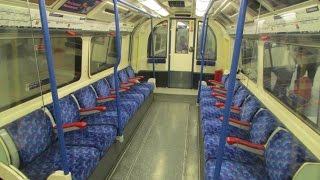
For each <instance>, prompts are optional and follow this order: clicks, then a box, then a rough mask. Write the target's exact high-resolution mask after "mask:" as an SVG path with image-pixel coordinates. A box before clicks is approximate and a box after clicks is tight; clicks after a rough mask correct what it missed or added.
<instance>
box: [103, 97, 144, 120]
mask: <svg viewBox="0 0 320 180" xmlns="http://www.w3.org/2000/svg"><path fill="white" fill-rule="evenodd" d="M120 98H121V97H120ZM98 105H99V106H106V107H107V110H108V111H117V103H116V101H109V102H105V103H100V104H98ZM119 107H120V111H122V112H124V113H125V112H126V113H127V114H128V115H129V116H130V117H132V116H133V114H134V113H135V112H136V111H137V110H138V108H139V104H138V103H137V102H136V101H133V100H128V99H120V106H119Z"/></svg>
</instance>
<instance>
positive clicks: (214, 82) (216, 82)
mask: <svg viewBox="0 0 320 180" xmlns="http://www.w3.org/2000/svg"><path fill="white" fill-rule="evenodd" d="M208 82H209V83H211V84H220V85H224V83H223V82H220V81H216V80H213V79H211V80H208Z"/></svg>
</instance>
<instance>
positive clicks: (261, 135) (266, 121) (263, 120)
mask: <svg viewBox="0 0 320 180" xmlns="http://www.w3.org/2000/svg"><path fill="white" fill-rule="evenodd" d="M251 122H252V124H251V126H250V130H249V140H250V142H252V143H255V144H265V143H266V142H267V141H268V138H269V137H270V135H271V134H272V132H273V131H274V130H275V129H276V127H277V126H278V125H279V123H278V122H277V121H276V119H275V117H274V116H273V115H272V114H271V113H270V112H269V111H268V110H267V109H260V110H259V111H258V112H257V113H256V114H255V116H254V117H253V118H252V121H251Z"/></svg>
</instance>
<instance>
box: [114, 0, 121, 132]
mask: <svg viewBox="0 0 320 180" xmlns="http://www.w3.org/2000/svg"><path fill="white" fill-rule="evenodd" d="M113 5H114V21H115V26H116V46H117V61H116V64H115V65H114V73H113V76H114V83H115V91H116V104H117V118H118V127H117V136H122V124H121V113H120V106H119V105H120V96H119V77H118V66H119V64H120V60H121V34H120V24H119V21H120V20H119V14H118V1H117V0H113Z"/></svg>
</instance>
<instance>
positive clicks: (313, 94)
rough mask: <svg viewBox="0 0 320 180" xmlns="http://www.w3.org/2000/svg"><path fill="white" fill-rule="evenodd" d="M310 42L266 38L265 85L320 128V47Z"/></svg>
mask: <svg viewBox="0 0 320 180" xmlns="http://www.w3.org/2000/svg"><path fill="white" fill-rule="evenodd" d="M305 40H306V39H304V40H302V41H304V42H305ZM297 42H299V41H297ZM308 44H314V46H306V45H300V44H298V43H297V44H291V43H286V42H284V41H282V42H266V43H265V45H264V52H265V53H264V71H263V76H264V88H265V89H266V90H267V91H269V92H270V93H271V94H272V95H274V96H275V97H276V98H277V99H279V100H280V101H281V102H283V103H284V104H285V105H287V106H288V107H289V108H290V109H292V110H293V111H294V112H295V113H297V115H300V116H302V117H303V119H305V120H306V121H307V122H309V124H311V126H312V127H314V128H315V129H317V131H318V132H320V131H319V129H320V127H319V123H320V122H319V121H320V119H319V118H320V117H319V102H320V101H319V98H320V97H319V94H320V68H319V66H320V58H319V57H320V56H319V55H320V54H319V53H320V48H319V46H317V45H316V44H315V43H314V42H309V43H308Z"/></svg>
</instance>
